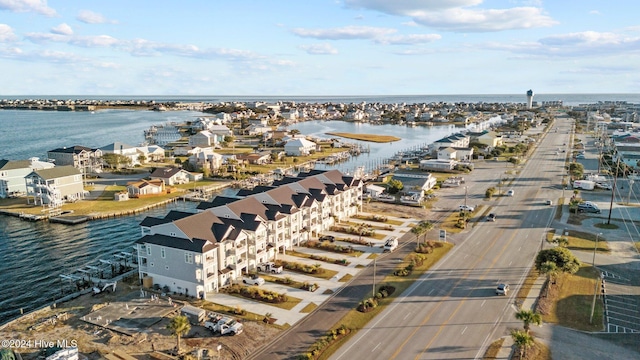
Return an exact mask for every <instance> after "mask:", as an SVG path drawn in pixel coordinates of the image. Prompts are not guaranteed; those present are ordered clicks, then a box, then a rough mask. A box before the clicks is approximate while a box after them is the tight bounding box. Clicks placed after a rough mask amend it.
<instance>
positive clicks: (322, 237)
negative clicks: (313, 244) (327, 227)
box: [318, 235, 336, 242]
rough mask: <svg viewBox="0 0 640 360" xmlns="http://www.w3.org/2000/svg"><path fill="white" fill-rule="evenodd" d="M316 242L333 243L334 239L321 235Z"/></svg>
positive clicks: (330, 236)
mask: <svg viewBox="0 0 640 360" xmlns="http://www.w3.org/2000/svg"><path fill="white" fill-rule="evenodd" d="M318 240H320V241H330V242H334V241H336V237H335V236H333V235H322V236H320V237H319V238H318Z"/></svg>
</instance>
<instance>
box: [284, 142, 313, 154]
mask: <svg viewBox="0 0 640 360" xmlns="http://www.w3.org/2000/svg"><path fill="white" fill-rule="evenodd" d="M315 150H316V143H314V142H311V141H309V140H307V139H303V138H295V139H292V140H289V141H287V143H286V144H284V151H285V153H286V154H287V155H289V156H307V155H309V154H311V153H312V152H314V151H315Z"/></svg>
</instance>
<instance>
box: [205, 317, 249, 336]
mask: <svg viewBox="0 0 640 360" xmlns="http://www.w3.org/2000/svg"><path fill="white" fill-rule="evenodd" d="M204 327H206V328H207V329H209V330H211V331H213V332H215V333H220V335H232V336H233V335H238V334H241V333H242V330H243V325H242V324H241V323H239V322H237V321H235V320H233V319H232V318H229V317H223V318H221V319H217V321H216V319H210V320H209V321H206V322H205V323H204Z"/></svg>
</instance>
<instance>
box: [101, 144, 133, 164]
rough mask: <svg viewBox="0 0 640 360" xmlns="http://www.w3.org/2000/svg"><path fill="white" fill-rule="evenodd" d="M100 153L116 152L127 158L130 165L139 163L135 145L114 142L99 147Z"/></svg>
mask: <svg viewBox="0 0 640 360" xmlns="http://www.w3.org/2000/svg"><path fill="white" fill-rule="evenodd" d="M100 150H101V151H102V154H103V155H104V154H117V155H121V156H124V157H126V158H128V159H129V161H130V164H129V165H131V166H135V165H140V153H139V152H138V148H137V147H135V146H131V145H127V144H124V143H121V142H114V143H111V144H109V145H105V146H103V147H101V148H100Z"/></svg>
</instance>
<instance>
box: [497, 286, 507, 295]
mask: <svg viewBox="0 0 640 360" xmlns="http://www.w3.org/2000/svg"><path fill="white" fill-rule="evenodd" d="M508 294H509V284H500V285H498V287H497V288H496V295H504V296H507V295H508Z"/></svg>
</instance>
